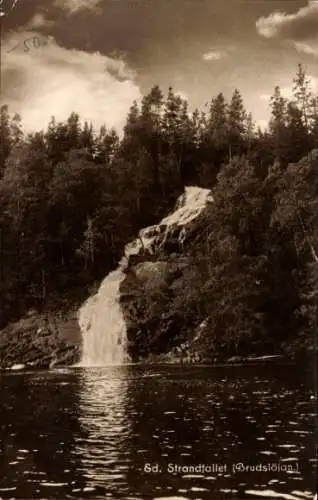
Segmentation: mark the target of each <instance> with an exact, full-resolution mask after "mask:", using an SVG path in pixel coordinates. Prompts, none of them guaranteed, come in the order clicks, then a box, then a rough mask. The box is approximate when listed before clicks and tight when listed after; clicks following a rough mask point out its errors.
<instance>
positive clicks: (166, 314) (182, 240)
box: [120, 187, 213, 362]
mask: <svg viewBox="0 0 318 500" xmlns="http://www.w3.org/2000/svg"><path fill="white" fill-rule="evenodd" d="M212 202H213V199H212V195H211V192H210V191H209V190H207V189H201V188H198V187H188V188H186V190H185V193H184V194H183V195H182V196H180V198H179V199H178V201H177V203H176V206H175V210H174V211H173V212H172V213H170V214H169V215H168V216H167V217H165V218H164V219H162V220H161V221H160V223H159V224H158V225H156V226H151V227H148V228H145V229H143V230H141V231H140V233H139V238H137V239H136V240H135V241H134V242H133V243H131V244H130V245H127V247H126V258H127V262H128V265H127V268H126V278H125V280H124V281H123V282H122V284H121V287H120V303H121V307H122V311H123V315H124V319H125V322H126V326H127V339H128V353H129V355H130V356H131V358H132V359H133V360H134V361H136V360H140V359H144V358H148V359H151V356H153V355H154V356H157V355H159V356H160V355H162V354H164V355H165V354H167V353H170V352H174V349H175V348H176V347H177V346H179V345H180V344H182V343H184V342H185V341H186V340H187V338H188V333H189V331H191V329H192V328H195V326H196V325H195V324H194V323H193V324H192V320H191V318H190V317H189V318H187V320H186V321H185V318H184V316H183V315H182V314H180V313H176V312H175V311H174V309H173V308H171V304H172V302H173V301H175V300H177V297H178V295H180V287H182V284H183V282H184V281H183V280H184V279H185V277H184V273H185V271H186V269H187V268H189V267H190V266H191V259H190V257H189V256H187V248H188V245H189V243H190V242H191V241H192V239H193V238H194V236H195V235H196V234H197V233H198V232H199V231H201V230H202V227H203V226H204V220H205V214H206V210H207V207H208V206H209V205H210V204H211V203H212ZM185 323H186V324H185ZM185 345H186V344H185ZM177 357H178V356H177ZM189 359H191V362H199V361H200V360H201V357H200V356H199V355H198V354H197V353H196V352H194V353H193V354H192V355H191V357H190V358H189Z"/></svg>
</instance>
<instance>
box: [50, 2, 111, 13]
mask: <svg viewBox="0 0 318 500" xmlns="http://www.w3.org/2000/svg"><path fill="white" fill-rule="evenodd" d="M100 2H101V0H55V2H54V5H55V6H56V7H60V8H61V9H64V10H66V11H68V12H69V13H70V14H74V12H77V11H79V10H83V9H88V10H94V11H96V9H97V6H98V4H99V3H100Z"/></svg>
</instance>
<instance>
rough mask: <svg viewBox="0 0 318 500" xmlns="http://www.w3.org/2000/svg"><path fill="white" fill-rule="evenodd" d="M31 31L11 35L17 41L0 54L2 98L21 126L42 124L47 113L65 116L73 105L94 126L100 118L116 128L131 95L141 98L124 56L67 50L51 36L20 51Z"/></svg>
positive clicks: (39, 126) (121, 122) (30, 128)
mask: <svg viewBox="0 0 318 500" xmlns="http://www.w3.org/2000/svg"><path fill="white" fill-rule="evenodd" d="M32 35H36V33H34V32H33V33H32V32H25V33H24V34H22V33H19V34H18V37H17V36H15V37H14V41H15V44H16V43H17V41H20V43H19V45H18V46H17V47H16V48H15V49H14V50H12V51H11V52H10V53H9V54H6V55H5V57H6V64H5V70H4V74H3V89H2V90H3V92H2V100H3V102H5V103H7V104H8V105H9V109H10V110H11V111H12V112H17V113H19V114H21V116H22V120H23V125H24V127H25V129H26V130H27V131H34V130H39V129H42V128H45V127H46V126H47V124H48V121H49V119H50V117H51V116H52V115H54V116H55V117H56V119H57V120H65V119H66V118H67V117H68V116H69V115H70V113H71V112H73V111H75V112H78V113H79V115H80V117H81V118H82V119H83V120H87V121H92V122H93V125H94V126H95V128H99V127H100V126H101V125H103V124H105V125H106V126H108V127H114V128H116V129H117V130H118V131H120V130H121V129H122V127H123V125H124V122H125V117H126V114H127V112H128V109H129V107H130V106H131V104H132V102H133V100H134V99H136V100H137V101H138V100H139V99H140V98H141V93H140V90H139V87H138V86H137V84H136V83H135V82H134V74H133V72H132V71H131V70H129V68H128V67H127V65H126V64H125V63H124V61H123V60H116V59H114V58H110V57H106V56H104V55H102V54H100V53H94V54H92V53H86V52H83V51H79V50H74V49H73V50H67V49H65V48H62V47H59V46H58V45H57V44H56V43H55V41H54V39H51V41H50V42H49V43H48V44H47V45H45V46H41V47H39V48H34V47H33V46H32V44H31V45H30V50H29V51H28V52H24V50H25V48H24V45H23V43H21V42H22V41H23V38H24V39H27V38H29V37H31V36H32ZM8 45H9V44H8ZM12 45H14V43H13V42H12Z"/></svg>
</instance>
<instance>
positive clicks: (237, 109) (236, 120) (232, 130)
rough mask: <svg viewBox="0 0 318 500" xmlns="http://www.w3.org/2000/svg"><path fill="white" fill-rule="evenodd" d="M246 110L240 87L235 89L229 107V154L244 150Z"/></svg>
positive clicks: (231, 155)
mask: <svg viewBox="0 0 318 500" xmlns="http://www.w3.org/2000/svg"><path fill="white" fill-rule="evenodd" d="M245 123H246V110H245V107H244V103H243V98H242V95H241V93H240V92H239V90H238V89H235V90H234V92H233V95H232V98H231V102H230V105H229V108H228V134H229V156H230V158H232V157H233V156H234V155H239V154H241V153H242V152H243V146H244V142H245V141H244V135H245V131H246V126H245Z"/></svg>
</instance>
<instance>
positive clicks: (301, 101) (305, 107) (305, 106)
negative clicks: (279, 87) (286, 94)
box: [293, 64, 312, 131]
mask: <svg viewBox="0 0 318 500" xmlns="http://www.w3.org/2000/svg"><path fill="white" fill-rule="evenodd" d="M293 83H294V87H293V94H294V98H295V101H296V103H297V105H298V107H299V109H300V110H301V113H302V119H303V121H304V125H305V127H306V130H307V131H309V118H310V101H311V98H312V93H311V91H310V80H309V78H308V76H307V74H306V72H305V70H304V68H303V67H302V65H301V64H298V70H297V73H296V77H295V78H294V79H293Z"/></svg>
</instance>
